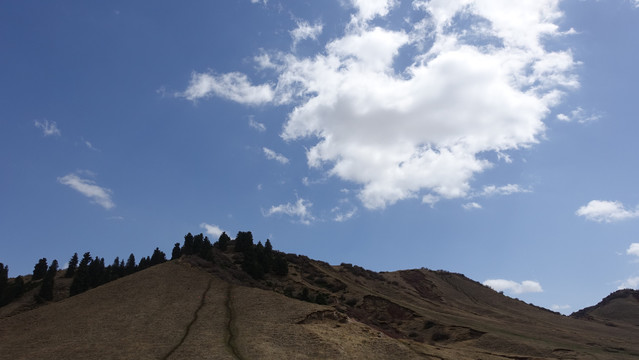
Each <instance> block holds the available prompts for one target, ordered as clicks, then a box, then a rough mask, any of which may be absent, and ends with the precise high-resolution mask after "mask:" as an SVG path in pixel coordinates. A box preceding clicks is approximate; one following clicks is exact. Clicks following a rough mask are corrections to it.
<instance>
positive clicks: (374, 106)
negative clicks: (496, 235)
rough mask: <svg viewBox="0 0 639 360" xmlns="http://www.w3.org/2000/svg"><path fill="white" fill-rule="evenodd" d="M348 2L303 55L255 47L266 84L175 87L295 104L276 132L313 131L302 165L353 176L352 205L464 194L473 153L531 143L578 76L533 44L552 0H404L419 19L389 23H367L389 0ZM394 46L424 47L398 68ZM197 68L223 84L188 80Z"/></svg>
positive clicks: (565, 61) (546, 32) (538, 41)
mask: <svg viewBox="0 0 639 360" xmlns="http://www.w3.org/2000/svg"><path fill="white" fill-rule="evenodd" d="M352 4H353V5H355V7H356V9H357V14H356V17H357V19H358V20H359V21H357V22H356V24H353V23H352V22H351V23H350V24H347V25H346V26H345V32H344V35H343V36H342V37H339V38H336V39H333V40H332V41H330V42H328V43H327V44H326V46H325V47H324V49H323V50H322V51H321V52H318V53H317V54H315V55H314V56H312V57H306V58H299V57H297V56H296V55H294V54H285V53H279V54H275V55H273V54H270V55H264V54H262V55H261V56H260V57H259V63H260V64H261V66H262V67H263V68H269V69H273V70H275V71H276V72H277V80H276V82H275V83H273V85H272V86H271V85H269V84H264V85H252V84H251V83H250V81H249V80H248V78H247V77H246V76H244V75H243V74H237V73H231V74H226V75H220V76H216V77H211V76H210V75H208V74H194V75H193V79H194V80H193V81H192V82H191V86H190V87H189V90H190V89H191V88H193V91H189V90H187V91H186V92H185V94H192V95H187V97H189V98H192V99H195V98H197V97H200V96H206V95H209V94H211V93H214V94H216V95H218V96H222V97H226V98H229V99H232V98H233V97H232V96H230V95H229V94H238V93H239V94H254V93H259V94H261V95H260V96H248V95H246V96H237V97H238V98H239V100H236V101H239V102H244V103H249V104H253V103H263V102H269V101H270V102H272V103H277V104H282V103H285V104H294V105H295V107H294V109H293V110H292V111H291V112H290V113H289V115H288V118H287V120H286V122H285V124H284V128H283V131H282V137H283V139H285V140H287V141H290V140H297V139H301V138H311V139H316V140H317V142H316V143H315V145H313V146H312V147H310V148H309V149H308V151H307V159H308V164H309V166H311V167H316V168H324V169H326V170H327V172H328V173H329V174H331V175H334V176H337V177H339V178H341V179H343V180H347V181H351V182H354V183H357V184H360V185H361V189H360V192H359V198H360V199H361V201H362V202H363V204H364V205H365V206H366V207H368V208H383V207H385V206H387V205H389V204H393V203H395V202H397V201H399V200H402V199H407V198H415V197H418V196H420V195H422V196H423V195H426V196H430V197H431V198H433V199H434V198H437V199H440V198H458V197H465V196H468V195H469V194H470V191H471V190H472V186H471V181H472V179H473V177H474V175H475V174H477V173H479V172H482V171H484V170H486V169H489V168H490V167H492V166H494V164H492V163H491V162H489V161H488V160H486V156H484V155H482V154H486V153H488V152H493V153H496V154H498V155H499V156H501V157H505V158H506V159H509V158H508V155H507V154H506V152H508V151H512V150H516V149H520V148H524V147H529V146H531V145H533V144H535V143H537V142H538V139H539V138H540V137H541V136H542V135H543V133H544V130H545V125H544V123H543V119H544V118H545V117H546V116H547V115H548V113H549V111H550V107H552V106H554V105H556V104H557V103H558V101H559V100H560V99H561V94H562V91H564V89H571V88H575V87H577V86H578V85H579V83H578V81H577V79H576V77H575V76H574V75H573V68H574V66H575V64H576V63H575V61H574V60H573V57H572V54H571V53H570V51H549V50H546V49H545V47H544V45H543V41H542V39H549V38H551V37H553V36H560V35H561V34H562V33H560V31H559V30H558V27H557V25H556V24H555V21H556V20H557V19H559V18H560V16H561V12H560V11H559V8H558V1H557V0H527V1H507V0H501V1H492V0H490V1H489V0H474V1H473V0H458V1H449V0H446V1H443V0H442V1H439V0H432V1H430V2H425V1H415V2H414V5H415V6H414V7H415V9H416V10H415V11H417V12H419V14H421V15H423V20H422V21H419V22H418V23H415V24H411V25H407V26H406V27H405V28H404V29H400V30H398V29H393V30H390V29H387V28H382V27H379V26H373V25H371V24H370V23H369V22H368V21H369V20H371V19H373V18H375V17H380V16H385V15H387V14H388V13H389V12H390V11H392V9H393V6H394V4H395V2H394V1H387V0H379V1H364V0H362V1H359V0H352ZM456 15H463V16H456ZM459 19H461V20H459ZM469 21H470V22H471V24H470V25H468V24H466V23H464V22H469ZM458 22H459V23H458ZM431 40H432V41H433V43H432V45H430V47H429V48H427V49H423V46H424V44H426V43H428V41H431ZM405 47H413V48H414V49H417V50H418V51H419V50H420V49H423V50H422V51H421V52H420V53H419V54H417V56H415V57H413V59H412V60H413V62H412V63H411V64H410V65H408V66H405V67H403V68H399V69H397V68H396V67H397V61H396V60H397V59H398V58H399V57H400V56H401V54H402V52H401V51H402V49H403V48H405ZM404 61H405V59H404ZM202 76H204V80H206V81H204V83H206V84H209V83H215V84H217V83H220V82H222V83H224V84H226V86H224V87H223V88H224V89H226V90H225V91H217V90H214V87H212V86H210V85H206V86H205V85H202V86H199V84H200V83H201V81H199V79H200V77H202ZM207 76H208V77H207ZM224 76H229V77H231V78H233V79H235V81H226V82H224V81H221V80H220V79H222V78H223V77H224ZM211 79H213V80H211ZM233 84H235V85H237V86H238V89H233ZM194 85H198V86H194ZM247 89H248V90H247ZM249 90H250V91H249ZM247 99H255V100H252V101H247Z"/></svg>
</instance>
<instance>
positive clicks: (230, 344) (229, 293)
mask: <svg viewBox="0 0 639 360" xmlns="http://www.w3.org/2000/svg"><path fill="white" fill-rule="evenodd" d="M224 306H226V311H227V313H228V322H227V323H226V332H227V340H226V347H227V349H228V350H229V352H230V353H231V355H233V357H234V358H236V359H238V360H242V359H243V358H242V356H240V353H239V351H238V350H237V347H236V346H235V333H234V332H233V327H234V321H235V313H234V312H233V284H229V285H228V287H227V290H226V301H225V302H224Z"/></svg>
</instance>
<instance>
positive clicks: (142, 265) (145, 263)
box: [138, 256, 151, 271]
mask: <svg viewBox="0 0 639 360" xmlns="http://www.w3.org/2000/svg"><path fill="white" fill-rule="evenodd" d="M149 266H151V258H150V257H148V256H147V257H143V258H142V259H140V263H139V264H138V271H142V270H144V269H146V268H148V267H149Z"/></svg>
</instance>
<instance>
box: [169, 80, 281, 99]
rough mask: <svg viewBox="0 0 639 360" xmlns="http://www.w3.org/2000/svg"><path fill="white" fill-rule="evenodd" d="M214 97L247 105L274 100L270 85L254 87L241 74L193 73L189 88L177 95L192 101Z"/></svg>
mask: <svg viewBox="0 0 639 360" xmlns="http://www.w3.org/2000/svg"><path fill="white" fill-rule="evenodd" d="M212 95H217V96H219V97H221V98H225V99H229V100H233V101H235V102H238V103H241V104H246V105H260V104H264V103H267V102H269V101H271V100H273V96H274V95H273V89H272V88H271V86H270V85H266V84H265V85H257V86H255V85H252V84H251V82H250V81H249V80H248V78H247V77H246V75H244V74H241V73H228V74H222V75H216V74H198V73H193V74H192V76H191V82H190V84H189V86H188V88H187V89H186V90H185V91H184V92H181V93H177V94H176V96H179V97H184V98H187V99H188V100H192V101H195V100H198V99H201V98H206V97H210V96H212Z"/></svg>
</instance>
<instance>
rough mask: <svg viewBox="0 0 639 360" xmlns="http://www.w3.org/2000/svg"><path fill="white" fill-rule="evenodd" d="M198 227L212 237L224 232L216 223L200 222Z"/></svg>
mask: <svg viewBox="0 0 639 360" xmlns="http://www.w3.org/2000/svg"><path fill="white" fill-rule="evenodd" d="M200 227H201V228H202V229H204V232H206V234H207V235H211V238H212V239H217V238H219V237H220V235H222V233H223V232H224V230H222V229H220V227H219V226H217V225H211V224H207V223H201V224H200Z"/></svg>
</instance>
